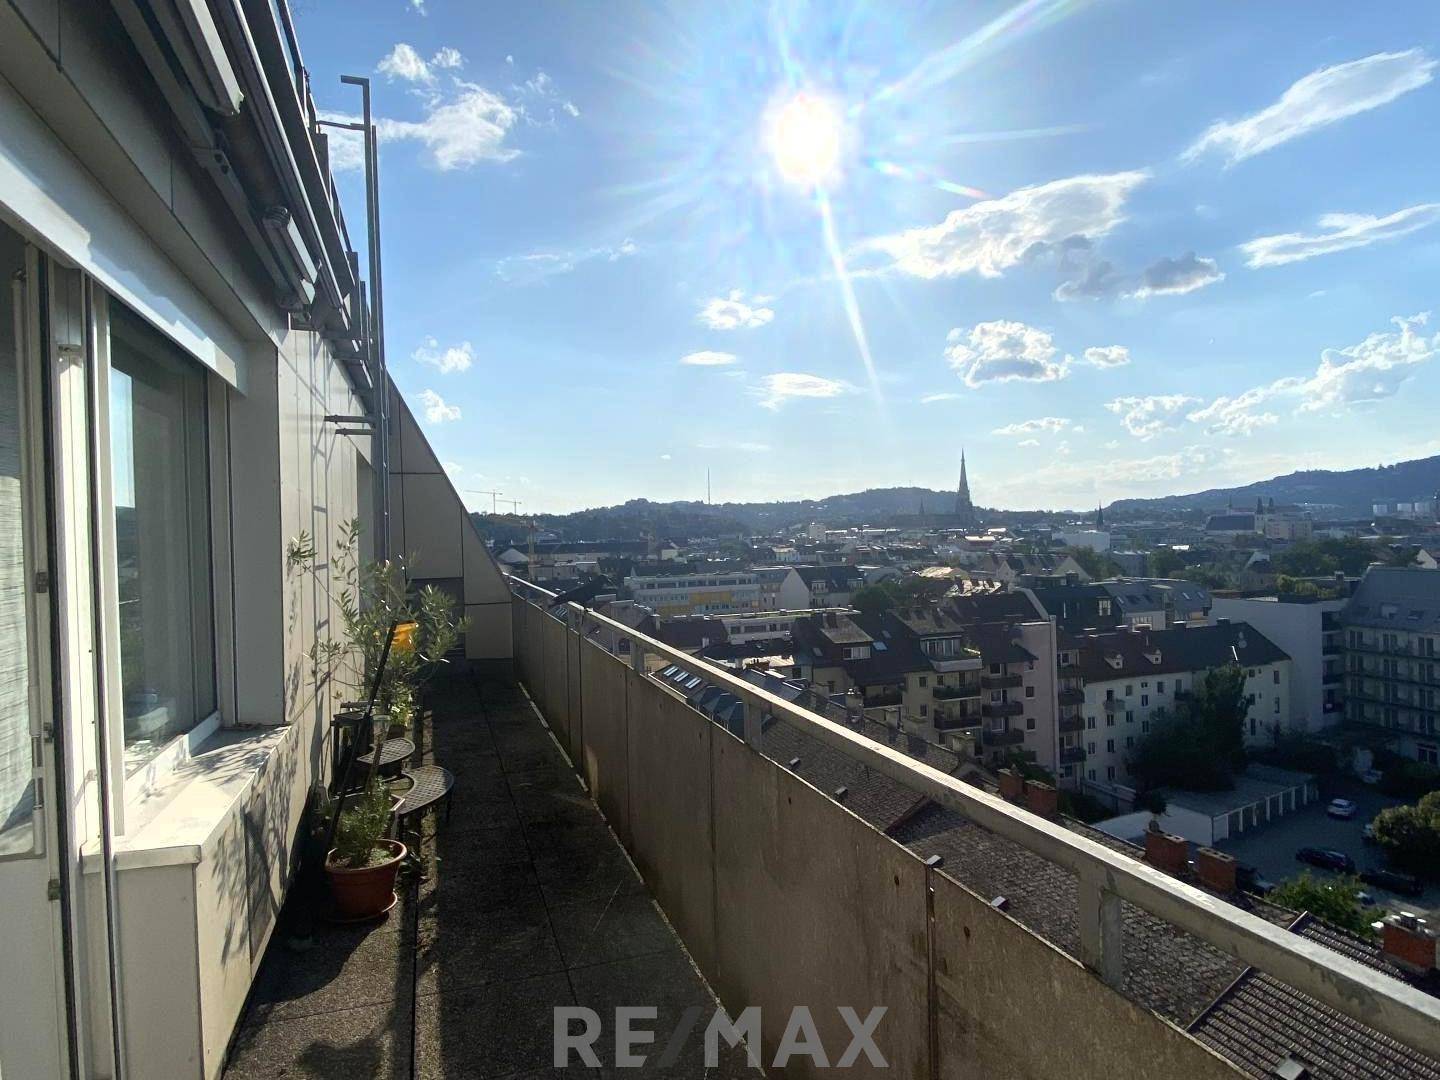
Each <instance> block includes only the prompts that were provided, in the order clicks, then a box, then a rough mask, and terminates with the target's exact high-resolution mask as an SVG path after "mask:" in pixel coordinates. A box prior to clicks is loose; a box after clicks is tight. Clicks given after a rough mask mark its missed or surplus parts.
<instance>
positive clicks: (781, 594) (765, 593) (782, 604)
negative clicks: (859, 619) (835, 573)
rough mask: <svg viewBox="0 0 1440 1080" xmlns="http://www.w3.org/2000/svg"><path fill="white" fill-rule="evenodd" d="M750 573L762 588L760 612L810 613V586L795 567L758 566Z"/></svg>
mask: <svg viewBox="0 0 1440 1080" xmlns="http://www.w3.org/2000/svg"><path fill="white" fill-rule="evenodd" d="M750 572H751V573H752V574H754V575H755V582H756V584H758V585H759V586H760V610H762V611H808V610H810V608H811V607H812V606H813V605H812V604H811V603H810V586H809V585H807V584H806V583H805V579H804V578H802V577H801V576H800V575H799V573H797V571H796V568H795V567H793V566H757V567H754V568H752V569H751V571H750ZM827 606H828V605H827Z"/></svg>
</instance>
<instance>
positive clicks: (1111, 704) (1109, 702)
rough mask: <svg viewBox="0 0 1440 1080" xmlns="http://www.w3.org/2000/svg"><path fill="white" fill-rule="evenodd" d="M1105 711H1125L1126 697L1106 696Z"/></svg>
mask: <svg viewBox="0 0 1440 1080" xmlns="http://www.w3.org/2000/svg"><path fill="white" fill-rule="evenodd" d="M1105 711H1106V712H1108V713H1118V712H1124V711H1125V699H1124V698H1113V697H1112V698H1106V699H1105Z"/></svg>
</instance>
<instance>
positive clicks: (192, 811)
mask: <svg viewBox="0 0 1440 1080" xmlns="http://www.w3.org/2000/svg"><path fill="white" fill-rule="evenodd" d="M294 731H295V729H294V728H293V727H292V726H290V725H286V726H284V727H247V728H221V729H219V730H218V731H216V732H215V733H214V734H212V735H211V736H210V737H209V738H208V739H206V740H205V741H204V742H203V743H201V744H200V745H199V746H197V747H196V748H195V749H194V751H193V752H192V753H191V755H190V758H189V760H188V761H186V762H184V763H183V764H181V765H178V766H177V767H176V768H175V769H174V770H173V771H172V772H171V773H170V774H169V775H168V776H166V777H165V778H164V779H163V780H162V781H161V782H159V783H157V784H155V785H154V786H152V787H150V788H148V789H146V791H145V793H144V794H143V795H142V796H141V797H140V798H139V799H137V800H136V801H135V802H133V803H131V804H129V805H128V806H127V807H126V812H127V815H130V816H131V817H132V818H133V819H136V820H138V821H139V822H140V823H141V824H139V827H138V828H136V829H134V830H132V831H131V832H129V833H127V834H126V835H125V836H120V837H116V839H115V847H114V851H115V868H116V869H117V870H129V869H138V868H142V867H154V866H176V865H185V864H191V865H193V864H198V863H200V862H202V861H203V860H204V858H205V852H206V848H207V847H208V846H209V844H210V842H211V840H212V839H213V838H215V837H216V836H217V835H218V834H219V833H220V832H221V830H222V828H223V826H224V824H225V822H226V821H227V820H228V819H229V818H230V817H231V816H232V815H233V814H234V813H236V812H237V811H238V809H239V808H240V807H241V806H243V804H244V801H245V798H246V795H247V794H248V792H249V790H250V787H251V785H252V784H254V782H255V780H256V778H257V777H258V776H259V775H260V774H261V773H262V772H263V771H264V769H265V766H266V765H267V764H268V763H269V761H270V760H271V759H272V758H273V757H274V755H275V754H276V753H277V751H278V750H279V749H280V747H281V746H282V745H283V744H284V742H285V740H286V739H287V738H290V737H292V736H293V734H294ZM92 863H93V869H97V870H98V869H99V852H98V851H93V850H87V851H86V853H85V864H86V866H85V868H86V869H87V870H89V869H92Z"/></svg>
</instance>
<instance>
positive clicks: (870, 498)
mask: <svg viewBox="0 0 1440 1080" xmlns="http://www.w3.org/2000/svg"><path fill="white" fill-rule="evenodd" d="M1437 491H1440V455H1436V456H1434V457H1428V458H1418V459H1416V460H1414V461H1402V462H1397V463H1396V464H1394V465H1380V466H1376V467H1373V468H1364V469H1349V470H1345V471H1334V470H1328V469H1307V470H1304V471H1300V472H1293V473H1289V474H1287V475H1285V476H1277V477H1272V478H1271V479H1269V480H1257V481H1255V482H1254V483H1250V484H1243V485H1241V486H1238V487H1229V488H1208V489H1206V490H1204V491H1196V492H1191V493H1189V494H1183V495H1165V496H1160V497H1157V498H1150V499H1117V500H1116V501H1115V502H1113V503H1111V504H1109V505H1108V506H1106V507H1105V513H1106V514H1107V515H1109V516H1111V517H1112V518H1113V519H1115V520H1124V519H1127V518H1136V517H1148V516H1157V515H1158V516H1162V517H1168V516H1184V515H1193V514H1198V513H1204V512H1206V511H1213V510H1223V509H1225V507H1226V506H1227V505H1233V506H1234V507H1235V508H1236V509H1237V510H1248V509H1250V508H1251V507H1252V506H1253V505H1254V502H1255V500H1256V499H1257V498H1259V499H1265V500H1269V499H1272V498H1273V499H1274V500H1275V502H1276V503H1278V504H1282V505H1297V504H1298V505H1304V506H1307V507H1311V508H1313V509H1315V510H1316V511H1319V512H1322V513H1323V512H1324V511H1326V510H1331V511H1333V512H1334V513H1335V514H1336V515H1350V514H1353V515H1359V516H1368V515H1369V513H1370V510H1371V505H1372V504H1373V503H1374V502H1377V501H1391V502H1394V501H1406V500H1411V499H1419V498H1428V497H1430V496H1432V495H1434V494H1435V493H1436V492H1437ZM954 506H955V493H954V492H953V491H937V490H935V489H933V488H922V487H891V488H871V489H868V490H866V491H857V492H852V493H849V494H843V495H831V496H829V497H827V498H824V499H797V500H788V501H786V500H782V501H777V502H726V503H705V502H701V501H696V500H677V501H675V502H651V501H650V500H649V499H631V500H629V501H628V502H625V503H621V504H619V505H617V506H602V507H594V508H591V509H587V510H578V511H575V512H574V513H570V514H535V515H533V516H532V515H526V516H525V519H524V520H523V521H522V520H520V519H516V518H514V517H512V516H509V515H498V516H496V515H491V514H482V513H478V512H477V513H474V514H472V515H471V516H472V517H474V518H475V520H476V523H477V524H478V525H479V526H480V528H481V530H482V532H484V533H486V534H487V535H489V536H492V537H493V538H494V539H495V540H496V542H497V543H504V544H509V543H518V542H521V541H523V540H524V539H525V536H526V533H527V531H528V526H527V525H526V524H525V522H526V521H529V520H534V522H535V523H536V525H537V526H538V527H539V528H540V529H543V530H545V531H548V532H554V533H557V534H558V535H560V536H563V537H564V538H565V539H567V540H608V539H622V540H624V539H639V538H641V537H644V536H654V537H656V538H657V539H663V538H668V537H691V536H716V535H720V536H727V535H742V534H750V533H770V532H779V531H781V530H784V529H789V528H794V527H796V526H801V525H807V524H809V523H810V522H819V523H820V524H823V525H828V526H831V527H834V528H840V527H849V526H855V525H877V524H885V523H888V522H892V521H895V520H896V519H905V518H910V519H912V520H913V519H916V518H917V517H918V515H920V514H921V513H924V514H925V516H926V519H927V520H930V521H932V522H934V523H937V524H938V523H940V522H942V521H943V520H944V518H945V517H946V516H947V515H949V514H950V512H951V511H952V510H953V509H954ZM977 512H978V514H979V515H980V517H981V518H982V519H986V518H998V517H1003V518H1004V519H1005V520H1007V521H1014V522H1034V521H1043V520H1046V519H1049V518H1057V517H1058V518H1088V517H1089V516H1090V515H1091V514H1093V513H1094V510H1093V509H1090V508H1085V509H1080V510H1063V509H1062V510H1053V511H1046V510H1003V509H985V508H977Z"/></svg>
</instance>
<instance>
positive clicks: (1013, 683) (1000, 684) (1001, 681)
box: [980, 674, 1020, 690]
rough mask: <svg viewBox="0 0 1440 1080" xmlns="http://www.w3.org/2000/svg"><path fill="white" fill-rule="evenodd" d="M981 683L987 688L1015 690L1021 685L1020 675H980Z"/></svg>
mask: <svg viewBox="0 0 1440 1080" xmlns="http://www.w3.org/2000/svg"><path fill="white" fill-rule="evenodd" d="M980 685H981V686H983V687H984V688H985V689H986V690H1013V689H1015V687H1017V686H1019V685H1020V676H1019V675H990V674H985V675H981V676H980Z"/></svg>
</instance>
